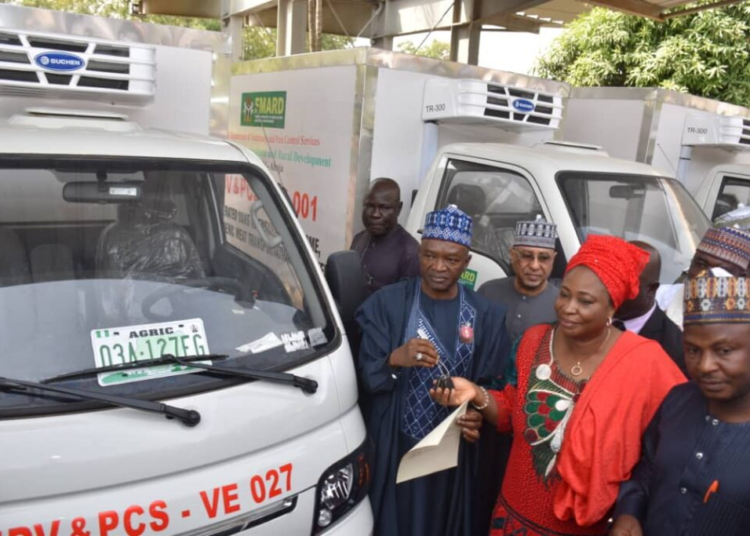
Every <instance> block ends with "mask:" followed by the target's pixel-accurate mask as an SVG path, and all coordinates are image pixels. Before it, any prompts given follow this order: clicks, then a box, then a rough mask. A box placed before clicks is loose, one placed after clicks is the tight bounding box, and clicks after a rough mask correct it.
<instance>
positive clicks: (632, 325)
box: [622, 303, 656, 333]
mask: <svg viewBox="0 0 750 536" xmlns="http://www.w3.org/2000/svg"><path fill="white" fill-rule="evenodd" d="M655 310H656V303H654V305H653V307H651V309H649V311H648V313H646V314H645V315H641V316H637V317H635V318H631V319H629V320H623V321H622V323H623V324H625V329H626V330H628V331H632V332H633V333H640V332H641V330H642V329H643V326H645V325H646V322H648V319H649V318H651V315H652V314H654V311H655Z"/></svg>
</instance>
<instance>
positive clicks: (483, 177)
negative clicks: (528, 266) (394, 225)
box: [436, 159, 543, 266]
mask: <svg viewBox="0 0 750 536" xmlns="http://www.w3.org/2000/svg"><path fill="white" fill-rule="evenodd" d="M448 204H454V205H456V206H458V208H460V209H461V210H463V211H464V212H465V213H467V214H468V215H469V216H471V217H472V218H473V219H474V235H473V237H472V249H473V250H475V251H477V252H478V253H481V254H483V255H486V256H488V257H490V258H492V259H493V260H496V261H500V262H501V263H502V264H504V265H505V266H507V265H509V264H510V248H511V246H512V245H513V231H514V229H515V227H516V222H518V221H522V220H533V219H535V218H536V215H537V214H543V211H542V207H541V204H540V203H539V200H538V199H537V196H536V194H535V193H534V190H533V189H532V187H531V184H529V181H528V180H527V179H526V178H525V177H523V176H522V175H520V174H519V173H516V172H515V171H510V170H507V169H503V168H500V167H494V166H487V165H483V164H477V163H474V162H465V161H462V160H455V159H453V160H450V161H449V162H448V165H447V166H446V170H445V175H444V176H443V181H442V186H441V190H440V195H439V196H438V202H437V207H436V208H441V207H444V206H446V205H448Z"/></svg>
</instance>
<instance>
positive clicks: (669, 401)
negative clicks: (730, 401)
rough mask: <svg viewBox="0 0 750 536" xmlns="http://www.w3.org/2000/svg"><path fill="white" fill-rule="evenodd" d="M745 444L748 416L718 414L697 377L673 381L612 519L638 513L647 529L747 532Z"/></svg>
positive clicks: (665, 535)
mask: <svg viewBox="0 0 750 536" xmlns="http://www.w3.org/2000/svg"><path fill="white" fill-rule="evenodd" d="M748 445H750V422H747V423H726V422H723V421H720V420H719V419H717V418H716V417H715V416H713V415H711V414H710V413H709V412H708V406H707V401H706V398H705V397H704V396H703V393H701V391H700V389H699V388H698V386H697V385H696V384H695V383H694V382H690V383H686V384H682V385H678V386H677V387H675V388H674V389H672V391H671V392H670V393H669V395H667V398H665V399H664V402H663V403H662V405H661V407H660V408H659V411H657V413H656V415H655V416H654V418H653V420H652V421H651V424H650V425H649V427H648V429H647V430H646V433H645V434H644V436H643V451H642V454H641V460H640V462H639V463H638V465H637V466H636V467H635V469H634V470H633V474H632V476H631V479H630V480H629V481H627V482H624V483H623V484H622V485H621V486H620V494H619V497H618V499H617V506H616V508H615V518H617V517H619V516H621V515H626V514H627V515H631V516H634V517H636V518H637V519H638V520H639V521H640V522H641V526H642V528H643V533H644V534H646V535H647V536H650V535H658V536H673V535H675V536H676V535H680V536H740V535H743V536H744V535H747V534H750V478H748V468H749V467H750V449H748V448H747V446H748Z"/></svg>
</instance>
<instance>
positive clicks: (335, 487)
mask: <svg viewBox="0 0 750 536" xmlns="http://www.w3.org/2000/svg"><path fill="white" fill-rule="evenodd" d="M369 489H370V442H369V439H366V440H365V442H364V443H362V445H360V446H359V448H357V449H355V450H354V452H352V453H351V454H349V455H348V456H347V457H346V458H344V459H342V460H339V461H338V462H336V463H335V464H333V465H332V466H331V467H329V468H328V469H326V470H325V471H324V472H323V475H322V476H321V477H320V480H319V481H318V487H317V489H316V491H315V518H314V520H313V531H312V533H313V535H316V534H320V533H321V532H323V531H324V530H325V529H326V528H328V527H330V526H331V525H333V524H334V523H336V521H338V520H339V519H341V518H342V517H343V516H344V515H346V513H347V512H349V511H350V510H352V509H353V508H354V507H355V506H357V505H358V504H359V503H360V502H362V500H363V499H364V498H365V497H366V496H367V492H368V490H369Z"/></svg>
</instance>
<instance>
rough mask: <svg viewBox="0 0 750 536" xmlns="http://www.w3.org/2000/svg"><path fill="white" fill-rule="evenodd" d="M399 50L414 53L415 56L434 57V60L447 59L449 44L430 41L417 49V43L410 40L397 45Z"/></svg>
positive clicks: (449, 50) (449, 51)
mask: <svg viewBox="0 0 750 536" xmlns="http://www.w3.org/2000/svg"><path fill="white" fill-rule="evenodd" d="M398 49H399V51H400V52H406V53H407V54H416V55H417V56H425V57H427V58H434V59H436V60H447V59H448V58H449V57H450V54H451V46H450V44H448V43H445V42H443V41H437V40H435V41H432V42H431V43H430V44H429V45H426V46H422V48H420V49H419V50H417V45H415V44H414V43H412V42H411V41H406V42H404V43H401V44H400V45H399V46H398Z"/></svg>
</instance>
